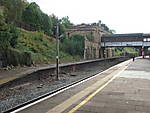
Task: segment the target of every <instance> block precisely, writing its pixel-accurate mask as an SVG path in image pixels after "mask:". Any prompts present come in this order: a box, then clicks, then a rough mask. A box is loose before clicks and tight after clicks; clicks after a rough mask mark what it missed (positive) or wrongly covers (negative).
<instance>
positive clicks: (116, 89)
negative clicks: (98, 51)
mask: <svg viewBox="0 0 150 113" xmlns="http://www.w3.org/2000/svg"><path fill="white" fill-rule="evenodd" d="M68 111H69V110H68ZM86 111H87V112H91V113H95V112H96V113H101V112H102V113H150V60H147V59H136V61H135V62H133V63H132V64H131V65H129V67H128V68H127V69H126V70H125V71H123V72H122V73H121V74H120V75H119V76H118V77H117V78H116V79H115V80H114V81H112V82H111V83H110V84H109V85H108V86H106V87H105V88H104V89H103V90H102V92H99V93H98V94H96V96H94V97H93V98H92V99H90V100H89V101H88V102H87V103H85V104H84V105H83V106H81V107H80V108H79V109H78V110H77V111H75V112H77V113H78V112H79V113H84V112H86Z"/></svg>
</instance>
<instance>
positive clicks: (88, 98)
mask: <svg viewBox="0 0 150 113" xmlns="http://www.w3.org/2000/svg"><path fill="white" fill-rule="evenodd" d="M127 67H128V66H126V67H125V68H124V69H123V70H122V71H121V72H123V71H124V70H125V69H126V68H127ZM121 72H120V73H121ZM120 73H118V74H117V75H116V76H114V77H112V78H111V79H110V80H109V81H108V82H107V83H105V84H104V85H103V86H101V87H100V88H99V89H97V90H96V91H95V92H94V93H92V94H91V95H89V96H88V97H87V98H85V99H84V100H83V101H82V102H81V103H80V104H78V105H77V106H75V107H74V108H73V109H72V110H70V111H69V112H68V113H74V112H76V111H77V110H78V109H79V108H80V107H81V106H83V105H84V104H85V103H87V102H88V101H89V100H90V99H92V98H93V97H94V96H95V95H96V94H97V93H99V92H100V91H101V90H102V89H104V88H105V87H106V86H107V85H108V84H109V83H110V82H111V81H113V80H114V79H115V78H116V77H117V76H118V75H119V74H120Z"/></svg>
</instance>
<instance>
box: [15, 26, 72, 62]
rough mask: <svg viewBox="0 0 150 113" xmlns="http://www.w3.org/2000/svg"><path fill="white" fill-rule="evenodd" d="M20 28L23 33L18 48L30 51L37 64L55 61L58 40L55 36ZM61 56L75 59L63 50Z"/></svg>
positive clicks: (64, 58)
mask: <svg viewBox="0 0 150 113" xmlns="http://www.w3.org/2000/svg"><path fill="white" fill-rule="evenodd" d="M20 30H21V34H20V38H18V44H17V46H16V49H18V50H20V51H27V52H30V53H31V56H32V59H33V62H35V63H36V64H39V63H40V64H41V63H54V62H55V57H56V40H55V39H54V38H52V37H49V36H47V35H44V33H43V32H30V31H26V30H23V29H20ZM60 58H61V59H63V60H66V58H68V59H70V60H71V59H72V60H73V57H71V56H70V55H68V54H67V53H65V52H63V51H60Z"/></svg>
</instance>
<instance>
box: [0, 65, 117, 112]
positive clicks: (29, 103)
mask: <svg viewBox="0 0 150 113" xmlns="http://www.w3.org/2000/svg"><path fill="white" fill-rule="evenodd" d="M118 63H119V62H118ZM111 66H112V67H113V65H111ZM111 66H109V67H107V68H109V69H110V67H111ZM107 68H105V69H104V70H101V71H98V72H97V73H96V72H95V73H94V74H91V75H88V76H87V77H83V78H80V79H78V80H77V81H75V82H72V83H70V84H67V85H65V86H63V87H60V88H58V89H56V90H55V89H53V90H51V91H50V92H48V93H45V94H43V95H41V96H37V98H36V97H33V99H32V100H28V101H26V102H23V103H21V104H18V105H17V106H16V105H15V106H14V107H8V108H7V109H4V110H2V113H10V112H12V113H16V112H17V111H19V110H21V109H22V110H23V109H25V108H27V107H29V106H32V105H34V104H36V103H38V102H41V101H43V100H46V99H48V98H50V97H52V96H54V95H57V94H58V93H60V92H63V91H65V90H66V89H69V88H71V87H74V86H76V85H78V84H80V83H82V82H84V81H87V80H89V79H91V78H93V77H95V76H97V75H98V74H100V73H103V72H105V71H106V70H108V69H107Z"/></svg>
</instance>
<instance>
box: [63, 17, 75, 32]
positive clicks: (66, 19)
mask: <svg viewBox="0 0 150 113" xmlns="http://www.w3.org/2000/svg"><path fill="white" fill-rule="evenodd" d="M61 24H63V25H64V27H65V28H68V29H69V28H71V27H72V26H73V24H72V23H71V22H70V20H69V17H68V16H66V17H63V18H62V19H61Z"/></svg>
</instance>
